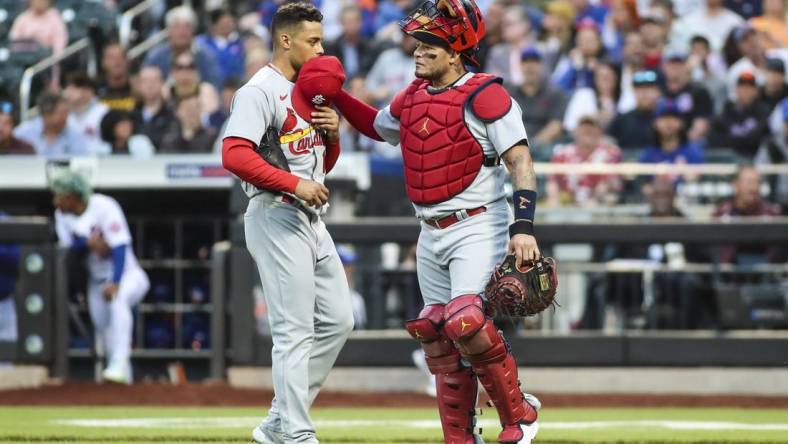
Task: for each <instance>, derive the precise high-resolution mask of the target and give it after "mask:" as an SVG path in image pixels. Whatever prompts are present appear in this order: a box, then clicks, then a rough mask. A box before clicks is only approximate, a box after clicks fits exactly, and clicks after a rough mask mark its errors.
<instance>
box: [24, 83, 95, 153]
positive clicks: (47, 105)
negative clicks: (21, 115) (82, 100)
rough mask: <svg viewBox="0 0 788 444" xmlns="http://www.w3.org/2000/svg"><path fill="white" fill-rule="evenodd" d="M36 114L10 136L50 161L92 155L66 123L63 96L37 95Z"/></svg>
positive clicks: (66, 117)
mask: <svg viewBox="0 0 788 444" xmlns="http://www.w3.org/2000/svg"><path fill="white" fill-rule="evenodd" d="M38 112H39V113H40V114H41V115H40V116H38V117H36V118H34V119H32V120H27V121H25V122H22V123H21V124H20V125H19V126H18V127H17V128H16V129H15V130H14V135H15V136H16V137H19V138H20V139H22V140H24V141H25V142H27V143H29V144H31V145H33V148H35V150H36V153H38V154H39V155H41V156H46V157H53V158H62V157H69V156H76V155H88V154H93V153H91V152H90V148H89V147H88V144H87V142H86V141H85V139H84V138H83V137H82V134H81V133H80V132H79V131H77V130H75V129H74V128H72V127H71V126H70V125H69V124H68V105H67V104H66V100H65V99H64V98H63V96H61V95H60V94H56V93H43V94H41V96H39V98H38Z"/></svg>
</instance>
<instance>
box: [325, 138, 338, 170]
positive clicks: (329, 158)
mask: <svg viewBox="0 0 788 444" xmlns="http://www.w3.org/2000/svg"><path fill="white" fill-rule="evenodd" d="M340 151H341V149H340V147H339V141H338V140H337V141H336V142H326V158H325V160H324V161H323V165H324V167H325V172H326V173H329V172H330V171H331V170H332V169H333V168H334V165H336V164H337V159H338V158H339V152H340Z"/></svg>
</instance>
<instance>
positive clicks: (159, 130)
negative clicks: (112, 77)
mask: <svg viewBox="0 0 788 444" xmlns="http://www.w3.org/2000/svg"><path fill="white" fill-rule="evenodd" d="M163 88H164V77H163V75H162V73H161V70H160V69H159V68H157V67H155V66H146V67H144V68H142V69H141V70H140V73H139V76H138V80H137V89H138V92H139V95H140V103H139V104H138V105H137V107H136V108H135V109H134V112H133V116H134V120H135V121H136V123H137V125H136V126H137V130H138V131H139V132H140V134H145V135H146V136H148V138H149V139H150V140H151V141H152V142H153V144H154V145H155V146H156V147H157V148H159V147H161V143H162V139H163V138H164V135H165V134H166V133H167V131H168V130H169V128H170V126H172V125H173V124H174V123H175V114H174V113H173V112H172V110H171V109H170V107H169V106H168V105H167V102H166V101H165V100H164V95H163V94H162V91H163Z"/></svg>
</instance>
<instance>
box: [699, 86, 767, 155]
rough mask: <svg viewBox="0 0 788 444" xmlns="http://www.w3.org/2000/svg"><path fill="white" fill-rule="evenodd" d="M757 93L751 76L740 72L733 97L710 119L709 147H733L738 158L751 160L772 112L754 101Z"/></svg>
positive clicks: (762, 139)
mask: <svg viewBox="0 0 788 444" xmlns="http://www.w3.org/2000/svg"><path fill="white" fill-rule="evenodd" d="M759 94H760V93H759V92H758V85H757V82H756V79H755V74H754V73H752V72H749V71H744V72H742V73H741V74H740V75H739V79H738V81H737V82H736V98H735V99H734V100H733V101H730V102H728V103H726V104H725V109H724V110H723V112H722V114H721V115H720V116H718V117H717V118H716V119H714V123H713V126H712V131H711V135H710V137H709V144H710V145H712V146H715V147H717V146H719V147H725V148H733V149H734V150H735V151H736V153H737V154H739V155H740V156H742V157H744V158H746V159H748V160H750V161H752V160H753V159H754V157H755V154H756V153H757V152H758V148H759V147H760V146H761V143H763V142H764V140H765V138H766V137H767V136H768V134H769V122H768V121H769V114H770V113H771V111H772V110H771V109H769V108H768V106H767V105H766V103H764V102H762V101H760V100H758V97H759Z"/></svg>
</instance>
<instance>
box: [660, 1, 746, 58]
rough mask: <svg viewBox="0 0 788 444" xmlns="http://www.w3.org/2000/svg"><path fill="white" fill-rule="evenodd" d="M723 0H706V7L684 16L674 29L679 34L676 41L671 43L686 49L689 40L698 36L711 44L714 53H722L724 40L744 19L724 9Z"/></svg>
mask: <svg viewBox="0 0 788 444" xmlns="http://www.w3.org/2000/svg"><path fill="white" fill-rule="evenodd" d="M723 1H724V0H706V6H705V7H701V8H698V9H696V10H695V11H693V12H690V13H689V14H687V15H685V16H684V17H683V18H682V19H681V20H680V21H679V22H678V23H677V24H676V29H677V30H678V31H679V32H680V33H681V34H680V35H679V36H677V37H678V41H675V42H671V43H673V44H675V45H678V46H682V47H687V46H688V45H689V41H690V38H691V37H692V36H693V35H695V34H700V35H702V36H704V37H706V39H708V40H709V43H711V48H712V50H713V51H714V52H720V51H722V47H723V45H724V43H725V39H726V38H727V37H728V34H729V33H730V32H731V30H732V29H733V28H735V27H737V26H741V24H742V23H743V22H744V19H742V18H741V16H739V15H738V14H736V13H735V12H732V11H731V10H729V9H726V8H725V7H724V5H723Z"/></svg>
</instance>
